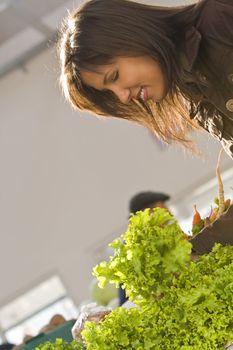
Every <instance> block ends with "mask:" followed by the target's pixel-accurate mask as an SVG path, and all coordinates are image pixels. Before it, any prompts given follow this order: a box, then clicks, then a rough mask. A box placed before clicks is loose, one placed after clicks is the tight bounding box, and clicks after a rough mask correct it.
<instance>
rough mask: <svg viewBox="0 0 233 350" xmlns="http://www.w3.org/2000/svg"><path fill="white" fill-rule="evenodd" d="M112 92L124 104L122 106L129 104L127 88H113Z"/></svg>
mask: <svg viewBox="0 0 233 350" xmlns="http://www.w3.org/2000/svg"><path fill="white" fill-rule="evenodd" d="M112 91H113V93H114V94H115V95H116V96H117V97H118V99H119V100H120V101H121V102H122V103H124V104H127V103H129V100H130V89H129V88H120V87H114V88H113V89H112Z"/></svg>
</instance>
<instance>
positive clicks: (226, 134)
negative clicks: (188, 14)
mask: <svg viewBox="0 0 233 350" xmlns="http://www.w3.org/2000/svg"><path fill="white" fill-rule="evenodd" d="M200 5H201V6H200ZM200 5H199V6H200V8H201V11H200V14H199V15H198V18H197V20H196V23H195V25H193V26H192V27H191V28H190V29H189V30H188V31H187V32H186V42H185V56H186V63H187V70H188V71H189V72H190V73H191V76H192V75H193V76H196V77H197V79H198V81H199V83H200V85H199V89H200V90H201V93H202V95H203V99H202V101H201V103H200V105H199V108H201V107H203V106H205V105H208V106H211V109H212V110H214V116H213V114H212V116H210V115H209V114H208V113H207V112H206V113H205V114H204V115H202V116H201V117H200V116H199V115H198V114H197V115H196V118H197V119H198V121H199V123H200V125H201V126H202V127H203V128H204V129H205V130H207V131H208V132H209V133H210V134H211V135H213V136H214V137H215V138H217V139H218V140H219V141H220V142H221V143H222V145H223V147H224V149H225V151H226V152H227V153H228V154H229V155H230V157H232V158H233V0H202V1H201V4H200ZM194 116H195V114H194V115H191V116H190V117H194Z"/></svg>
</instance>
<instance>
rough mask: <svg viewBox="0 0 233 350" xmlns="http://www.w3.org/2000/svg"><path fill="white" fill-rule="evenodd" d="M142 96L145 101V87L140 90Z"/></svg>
mask: <svg viewBox="0 0 233 350" xmlns="http://www.w3.org/2000/svg"><path fill="white" fill-rule="evenodd" d="M140 98H141V99H142V100H143V101H145V91H144V89H143V88H141V91H140Z"/></svg>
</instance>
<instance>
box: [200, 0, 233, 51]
mask: <svg viewBox="0 0 233 350" xmlns="http://www.w3.org/2000/svg"><path fill="white" fill-rule="evenodd" d="M197 8H199V11H200V12H199V15H198V18H197V28H198V30H199V31H200V33H201V34H202V36H203V37H207V38H213V39H215V40H216V41H219V42H222V43H224V44H227V45H230V46H233V25H232V23H233V1H232V0H202V1H200V2H199V3H198V4H197Z"/></svg>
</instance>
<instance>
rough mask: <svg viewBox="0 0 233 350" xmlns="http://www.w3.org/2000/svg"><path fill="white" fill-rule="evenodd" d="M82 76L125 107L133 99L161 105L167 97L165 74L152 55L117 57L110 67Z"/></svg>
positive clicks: (106, 66)
mask: <svg viewBox="0 0 233 350" xmlns="http://www.w3.org/2000/svg"><path fill="white" fill-rule="evenodd" d="M80 74H81V79H82V81H83V83H84V84H86V85H88V86H91V87H93V88H95V89H97V90H110V91H112V92H113V93H114V94H115V95H116V96H117V97H118V99H119V100H120V101H121V102H122V103H125V104H127V103H128V102H129V101H130V100H131V99H137V100H143V101H144V102H146V101H147V100H149V99H152V100H153V101H155V102H159V101H161V100H162V99H163V98H164V97H165V90H166V88H165V79H164V75H163V73H162V70H161V68H160V66H159V65H158V63H156V62H155V61H154V60H153V59H152V58H151V57H149V56H139V57H117V58H116V59H115V60H114V61H113V62H112V63H111V64H107V65H101V66H98V67H97V69H96V70H95V71H87V70H83V71H81V73H80Z"/></svg>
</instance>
